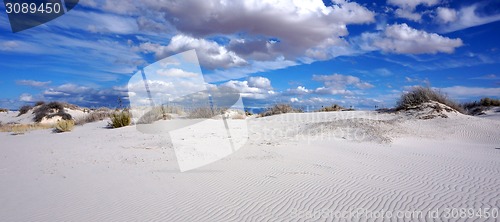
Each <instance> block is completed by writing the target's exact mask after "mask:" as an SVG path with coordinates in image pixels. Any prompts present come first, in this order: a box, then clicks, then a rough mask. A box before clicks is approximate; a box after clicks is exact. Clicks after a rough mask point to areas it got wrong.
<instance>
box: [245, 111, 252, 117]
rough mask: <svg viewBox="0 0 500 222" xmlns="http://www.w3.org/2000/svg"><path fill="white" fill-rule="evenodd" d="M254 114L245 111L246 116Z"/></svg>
mask: <svg viewBox="0 0 500 222" xmlns="http://www.w3.org/2000/svg"><path fill="white" fill-rule="evenodd" d="M252 115H253V113H252V112H251V111H249V110H245V116H252Z"/></svg>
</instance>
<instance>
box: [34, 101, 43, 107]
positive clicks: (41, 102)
mask: <svg viewBox="0 0 500 222" xmlns="http://www.w3.org/2000/svg"><path fill="white" fill-rule="evenodd" d="M43 104H45V102H44V101H38V102H36V103H35V106H41V105H43Z"/></svg>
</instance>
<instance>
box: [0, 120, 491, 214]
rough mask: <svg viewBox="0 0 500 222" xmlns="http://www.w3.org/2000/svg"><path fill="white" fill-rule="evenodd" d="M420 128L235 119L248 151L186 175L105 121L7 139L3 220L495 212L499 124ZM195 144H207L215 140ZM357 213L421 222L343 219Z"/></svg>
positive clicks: (395, 123) (160, 152)
mask: <svg viewBox="0 0 500 222" xmlns="http://www.w3.org/2000/svg"><path fill="white" fill-rule="evenodd" d="M4 116H5V115H4ZM4 116H0V121H2V122H4V120H2V119H1V118H4V119H5V118H6V117H4ZM414 117H415V116H414V115H412V114H408V113H401V114H380V113H377V112H374V111H349V112H329V113H303V114H283V115H278V116H270V117H266V118H255V117H251V118H248V119H246V120H239V119H230V120H228V121H229V122H230V124H231V123H236V124H240V123H241V121H247V124H248V141H247V142H246V144H244V145H243V146H242V147H241V148H240V149H239V150H237V151H236V152H235V153H233V154H231V155H229V156H227V157H225V158H223V159H221V160H219V161H216V162H214V163H212V164H209V165H206V166H202V167H200V168H196V169H193V170H189V171H186V172H180V170H179V165H178V163H177V161H176V157H175V152H174V151H175V148H174V146H173V145H172V142H171V140H170V138H169V137H168V134H143V133H141V132H139V131H137V130H136V127H135V126H128V127H124V128H119V129H108V128H106V127H105V126H106V125H107V121H100V122H95V123H89V124H86V125H83V126H78V127H76V128H75V129H74V130H73V131H72V132H68V133H53V132H52V131H51V130H50V129H48V130H37V131H31V132H27V133H25V134H22V135H11V134H10V133H0V143H1V145H0V206H2V207H0V217H1V218H2V221H150V220H158V221H262V220H265V221H268V220H271V221H282V220H286V221H311V220H322V221H332V220H333V221H387V220H392V221H430V220H432V218H431V216H433V212H436V211H437V212H439V217H441V220H445V221H446V219H444V216H445V214H444V213H445V211H446V209H453V208H456V209H460V208H474V209H476V210H479V209H483V210H484V209H486V208H498V207H499V206H500V189H498V186H499V185H500V176H499V175H500V172H499V171H500V149H498V148H500V134H499V131H498V129H500V118H498V117H495V116H493V117H484V116H483V117H473V116H465V115H462V114H457V113H447V118H442V117H437V118H433V119H425V120H424V119H417V118H414ZM238 121H240V122H238ZM210 125H211V124H206V127H207V129H206V131H207V132H209V131H210ZM196 140H197V141H198V143H201V142H203V141H210V134H204V135H202V136H199V137H198V138H196ZM200 141H201V142H200ZM496 148H497V149H496ZM360 209H361V210H362V211H364V212H372V213H374V212H391V213H393V214H394V215H396V214H397V213H398V212H403V213H405V212H416V211H421V212H422V214H423V216H422V217H418V215H417V218H414V217H404V218H397V217H396V216H394V217H390V218H385V217H378V218H377V217H375V216H376V215H373V214H372V215H371V217H368V216H370V215H368V214H358V215H356V214H351V215H349V214H347V213H346V212H353V211H354V212H360ZM342 214H344V215H342ZM367 215H368V216H367ZM400 215H401V214H400ZM344 216H345V217H344ZM356 216H357V217H356ZM385 216H387V213H385ZM466 220H469V219H466V218H462V219H459V220H458V221H466ZM496 220H498V219H495V218H481V219H478V218H475V221H496ZM453 221H455V220H453Z"/></svg>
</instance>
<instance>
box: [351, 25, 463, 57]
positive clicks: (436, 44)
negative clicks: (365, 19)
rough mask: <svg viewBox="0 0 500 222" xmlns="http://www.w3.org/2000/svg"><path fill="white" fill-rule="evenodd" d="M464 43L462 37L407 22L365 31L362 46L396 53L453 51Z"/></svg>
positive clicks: (365, 48)
mask: <svg viewBox="0 0 500 222" xmlns="http://www.w3.org/2000/svg"><path fill="white" fill-rule="evenodd" d="M462 45H463V42H462V40H461V39H459V38H456V39H452V38H448V37H444V36H441V35H438V34H436V33H428V32H426V31H421V30H417V29H414V28H412V27H410V26H408V25H407V24H406V23H403V24H394V25H390V26H387V27H386V28H385V30H384V32H379V33H363V34H362V35H361V44H360V47H361V48H362V49H364V50H368V51H372V50H377V49H379V50H382V51H384V52H390V53H396V54H436V53H439V52H443V53H453V52H454V51H455V48H458V47H460V46H462Z"/></svg>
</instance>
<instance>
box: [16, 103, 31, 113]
mask: <svg viewBox="0 0 500 222" xmlns="http://www.w3.org/2000/svg"><path fill="white" fill-rule="evenodd" d="M31 108H33V107H31V106H30V105H24V106H21V108H19V114H17V116H21V115H24V114H26V113H27V112H28V111H30V109H31Z"/></svg>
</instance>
